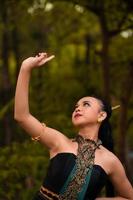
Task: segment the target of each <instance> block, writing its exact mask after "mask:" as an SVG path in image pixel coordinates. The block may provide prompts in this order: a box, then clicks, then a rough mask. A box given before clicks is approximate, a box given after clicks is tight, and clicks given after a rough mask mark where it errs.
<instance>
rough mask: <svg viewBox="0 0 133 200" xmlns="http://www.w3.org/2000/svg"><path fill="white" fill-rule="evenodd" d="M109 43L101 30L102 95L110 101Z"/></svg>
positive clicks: (107, 37)
mask: <svg viewBox="0 0 133 200" xmlns="http://www.w3.org/2000/svg"><path fill="white" fill-rule="evenodd" d="M109 43H110V38H109V36H108V34H107V33H105V32H104V31H103V34H102V51H101V64H102V73H103V95H104V97H105V99H106V100H107V101H108V102H110V70H109V67H110V66H109Z"/></svg>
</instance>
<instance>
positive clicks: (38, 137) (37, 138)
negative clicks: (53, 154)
mask: <svg viewBox="0 0 133 200" xmlns="http://www.w3.org/2000/svg"><path fill="white" fill-rule="evenodd" d="M42 126H43V128H44V129H43V131H42V133H40V135H38V136H35V137H32V138H31V139H32V140H33V141H35V142H37V141H39V140H40V137H41V135H42V134H43V133H44V131H45V128H46V124H44V123H42Z"/></svg>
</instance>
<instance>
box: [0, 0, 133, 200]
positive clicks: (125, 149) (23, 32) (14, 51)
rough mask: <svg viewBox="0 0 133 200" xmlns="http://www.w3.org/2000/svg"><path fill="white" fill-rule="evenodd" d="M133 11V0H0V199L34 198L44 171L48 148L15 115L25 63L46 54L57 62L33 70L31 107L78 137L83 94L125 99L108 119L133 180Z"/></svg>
mask: <svg viewBox="0 0 133 200" xmlns="http://www.w3.org/2000/svg"><path fill="white" fill-rule="evenodd" d="M132 11H133V3H132V0H112V1H110V0H102V1H101V0H69V1H63V0H34V1H33V0H19V1H18V0H4V1H3V0H0V200H18V199H19V200H26V199H32V197H33V195H34V194H35V192H36V191H37V190H38V189H39V187H40V185H41V183H42V180H43V177H44V176H45V173H46V169H47V166H48V157H49V155H48V152H47V150H46V149H44V147H42V146H41V145H40V144H39V143H34V142H32V141H31V139H30V137H29V136H28V135H27V134H26V133H25V132H24V130H22V129H21V128H20V127H19V126H18V124H17V123H16V122H15V121H14V116H13V115H14V114H13V107H14V93H15V86H16V81H17V76H18V72H19V69H20V66H21V62H22V60H23V59H25V58H27V57H29V56H32V55H33V56H34V55H36V54H37V53H38V52H43V51H47V52H48V54H54V55H55V59H54V60H52V61H51V62H49V63H48V64H47V65H48V66H46V67H42V68H40V69H38V70H35V71H33V73H32V79H31V84H30V110H31V112H32V113H33V114H34V115H35V116H36V117H37V118H38V119H39V120H40V121H45V122H46V124H47V125H49V126H51V127H53V128H56V129H58V130H60V131H62V132H63V133H65V134H66V135H68V136H69V137H74V135H75V134H76V130H74V129H73V127H72V124H71V113H72V111H73V108H74V105H75V103H76V101H77V100H78V99H79V98H80V97H82V96H86V95H91V94H98V95H99V94H100V95H101V96H103V97H105V98H106V99H107V100H108V101H110V102H111V105H112V106H115V105H117V104H120V108H119V109H117V110H115V111H113V116H112V119H111V123H112V128H113V137H114V141H115V152H116V155H117V156H118V157H119V159H120V160H121V161H122V163H123V165H124V167H125V170H126V173H127V176H128V178H129V179H130V181H131V183H133V170H132V168H133V92H132V85H133V56H132V52H133V12H132ZM22 100H23V97H22Z"/></svg>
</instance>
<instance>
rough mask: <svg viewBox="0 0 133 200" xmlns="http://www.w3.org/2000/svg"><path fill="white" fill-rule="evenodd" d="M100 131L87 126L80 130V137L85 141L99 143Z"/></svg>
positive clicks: (97, 128) (94, 127)
mask: <svg viewBox="0 0 133 200" xmlns="http://www.w3.org/2000/svg"><path fill="white" fill-rule="evenodd" d="M98 130H99V127H97V126H86V127H82V128H80V129H79V135H81V136H82V137H83V138H85V139H90V140H94V141H97V140H98Z"/></svg>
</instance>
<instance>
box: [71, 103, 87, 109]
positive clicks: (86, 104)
mask: <svg viewBox="0 0 133 200" xmlns="http://www.w3.org/2000/svg"><path fill="white" fill-rule="evenodd" d="M86 105H87V106H90V104H89V103H88V102H85V103H84V104H83V106H86ZM76 108H78V105H77V106H75V109H76Z"/></svg>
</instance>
